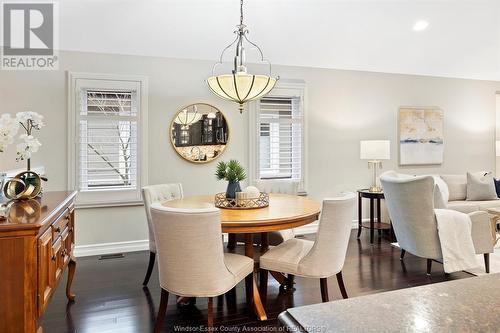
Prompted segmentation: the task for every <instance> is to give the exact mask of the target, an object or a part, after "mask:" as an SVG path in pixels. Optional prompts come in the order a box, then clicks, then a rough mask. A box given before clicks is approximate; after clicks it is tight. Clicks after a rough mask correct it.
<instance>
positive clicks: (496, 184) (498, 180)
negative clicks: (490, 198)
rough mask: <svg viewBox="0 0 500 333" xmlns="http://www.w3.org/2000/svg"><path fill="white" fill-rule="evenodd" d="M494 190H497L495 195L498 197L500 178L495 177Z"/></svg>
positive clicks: (499, 194)
mask: <svg viewBox="0 0 500 333" xmlns="http://www.w3.org/2000/svg"><path fill="white" fill-rule="evenodd" d="M494 180H495V190H496V191H497V197H499V198H500V179H497V178H495V179H494Z"/></svg>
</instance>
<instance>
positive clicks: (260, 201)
mask: <svg viewBox="0 0 500 333" xmlns="http://www.w3.org/2000/svg"><path fill="white" fill-rule="evenodd" d="M240 193H241V194H240ZM243 193H244V192H237V193H236V198H234V199H233V198H226V192H222V193H217V194H216V195H215V207H217V208H223V209H258V208H264V207H267V206H269V194H267V193H264V192H260V195H259V197H258V198H244V197H243V196H244V194H243Z"/></svg>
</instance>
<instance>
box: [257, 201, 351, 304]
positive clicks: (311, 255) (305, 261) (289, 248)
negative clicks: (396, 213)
mask: <svg viewBox="0 0 500 333" xmlns="http://www.w3.org/2000/svg"><path fill="white" fill-rule="evenodd" d="M355 207H356V196H355V195H354V194H353V193H349V194H346V195H345V196H342V197H337V198H331V199H324V200H323V204H322V208H321V215H320V219H319V227H318V232H317V234H316V240H315V241H310V240H304V239H297V238H293V239H289V240H287V241H285V242H284V243H282V244H280V245H278V246H276V247H274V248H271V249H270V250H269V251H267V252H266V253H265V254H264V255H263V256H261V257H260V269H261V271H260V274H261V280H260V281H261V295H262V299H263V303H264V304H265V299H266V296H265V295H266V294H267V276H268V271H274V272H282V273H287V274H289V275H297V276H301V277H307V278H318V279H320V289H321V299H322V301H323V302H327V301H328V282H327V278H328V277H330V276H333V275H337V282H338V284H339V287H340V292H341V293H342V297H343V298H347V297H348V296H347V292H346V289H345V286H344V281H343V279H342V268H343V266H344V261H345V256H346V253H347V246H348V243H349V236H350V234H351V226H352V221H353V217H354V211H355Z"/></svg>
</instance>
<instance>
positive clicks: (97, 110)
mask: <svg viewBox="0 0 500 333" xmlns="http://www.w3.org/2000/svg"><path fill="white" fill-rule="evenodd" d="M138 121H139V114H138V108H137V92H136V91H133V90H98V89H81V90H80V117H79V142H78V146H79V149H78V150H79V166H78V169H79V170H78V172H79V181H78V188H79V190H80V191H102V190H127V189H137V186H138V182H137V180H138V163H137V156H138V151H137V150H138V130H137V127H138Z"/></svg>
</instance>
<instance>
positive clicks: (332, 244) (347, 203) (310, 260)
mask: <svg viewBox="0 0 500 333" xmlns="http://www.w3.org/2000/svg"><path fill="white" fill-rule="evenodd" d="M355 210H356V196H355V195H354V194H353V193H349V194H346V195H345V196H343V197H338V198H332V199H324V200H323V205H322V208H321V216H320V220H319V227H318V232H317V234H316V240H315V242H314V245H313V247H312V249H311V251H309V253H308V254H307V255H306V256H305V257H304V258H303V259H302V260H301V261H300V263H299V265H298V271H299V273H302V274H304V275H305V276H311V275H312V276H319V277H328V276H332V275H334V274H337V273H338V272H340V271H341V270H342V267H343V266H344V261H345V256H346V253H347V245H348V244H349V237H350V235H351V228H352V221H353V219H354V215H355Z"/></svg>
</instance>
